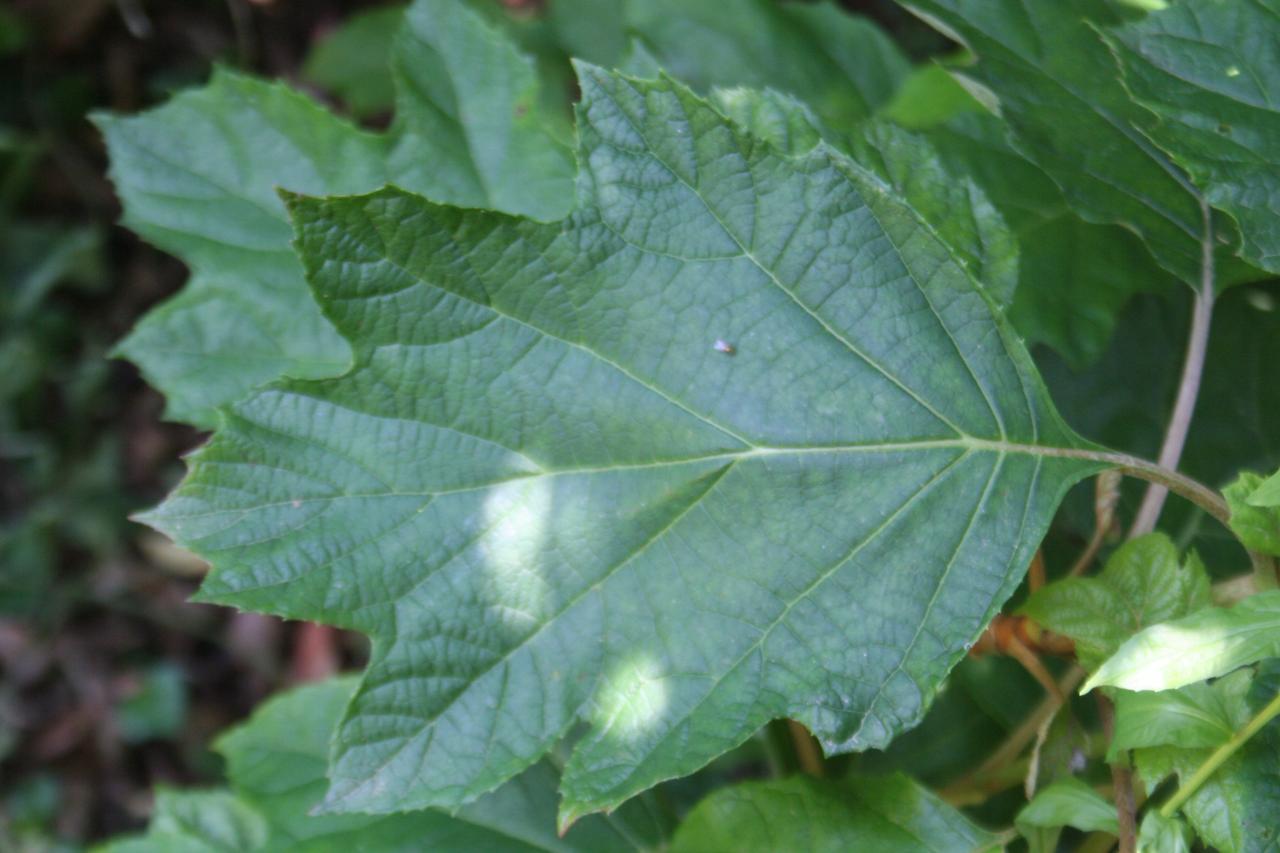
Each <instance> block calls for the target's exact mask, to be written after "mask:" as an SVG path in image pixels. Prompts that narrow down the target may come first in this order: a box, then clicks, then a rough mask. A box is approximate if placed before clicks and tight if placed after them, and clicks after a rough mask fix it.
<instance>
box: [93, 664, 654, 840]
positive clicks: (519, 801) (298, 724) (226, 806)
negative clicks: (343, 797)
mask: <svg viewBox="0 0 1280 853" xmlns="http://www.w3.org/2000/svg"><path fill="white" fill-rule="evenodd" d="M354 687H355V681H354V680H353V679H348V678H341V679H332V680H330V681H326V682H321V683H318V684H313V685H308V686H306V687H301V688H298V689H296V690H293V691H290V692H289V693H286V694H283V695H281V696H278V697H276V698H274V699H272V700H270V701H268V702H267V703H265V704H264V705H263V706H262V707H260V708H259V709H258V710H257V711H255V712H254V715H253V718H252V719H251V720H250V721H249V722H247V723H245V724H243V725H241V726H238V727H236V728H235V729H232V730H231V731H230V732H228V733H227V734H225V735H223V737H222V738H221V739H220V740H219V741H218V743H217V750H218V752H220V753H221V754H222V755H223V757H225V758H226V761H227V776H228V778H229V781H230V786H231V789H230V790H218V791H181V792H180V791H168V790H162V791H161V792H160V794H159V796H158V797H157V800H156V808H155V813H154V815H153V817H152V819H151V824H150V826H149V827H148V829H147V833H146V835H144V836H141V837H138V838H132V839H122V840H121V841H118V842H116V843H114V844H113V845H111V847H110V850H111V851H112V853H119V852H120V851H126V853H150V851H155V853H169V851H173V850H191V851H206V850H208V851H285V850H289V851H296V850H311V851H322V850H325V851H329V850H341V849H345V848H352V849H358V850H369V851H377V853H384V851H395V850H403V851H412V850H433V851H440V852H441V853H445V851H458V853H470V851H476V850H484V851H503V853H533V851H556V853H574V851H583V853H586V851H590V853H599V852H600V851H615V850H618V851H621V850H637V849H650V848H653V847H656V846H658V844H659V843H660V836H659V835H658V831H657V827H656V825H655V824H654V823H653V821H652V820H651V819H648V818H647V817H646V815H645V814H644V810H643V809H642V808H638V807H637V808H627V809H623V810H622V811H621V812H619V813H617V814H615V815H612V816H610V817H608V818H604V817H592V818H589V819H587V820H584V821H581V822H580V823H579V824H578V825H576V826H575V827H574V828H573V830H572V831H570V832H569V833H568V834H567V835H566V836H564V837H563V838H560V837H557V836H556V832H555V784H556V778H555V774H554V773H553V772H552V771H551V770H550V769H549V768H548V767H547V766H546V765H545V764H542V765H539V766H537V767H534V768H532V769H530V770H529V771H527V772H526V773H524V774H522V775H521V776H519V777H518V778H516V779H514V780H513V781H511V782H510V783H508V784H507V785H505V786H503V787H502V788H500V789H499V790H497V791H495V792H494V793H492V794H489V795H488V796H485V797H483V798H481V799H480V800H478V801H477V802H475V803H473V804H471V805H469V806H467V807H465V808H463V809H461V810H460V811H459V812H458V813H457V814H454V815H448V814H444V813H442V812H436V811H422V812H414V813H409V814H400V815H390V816H375V815H315V814H311V813H310V810H311V808H312V806H314V805H315V804H316V803H317V802H318V801H319V800H320V799H321V798H323V796H324V790H325V786H326V780H325V768H326V764H327V757H328V751H329V735H330V734H331V733H332V732H333V728H334V726H335V725H336V724H337V722H338V719H339V717H340V716H341V714H342V709H343V707H344V706H345V705H346V703H347V700H348V699H349V698H350V697H351V693H352V690H353V689H354Z"/></svg>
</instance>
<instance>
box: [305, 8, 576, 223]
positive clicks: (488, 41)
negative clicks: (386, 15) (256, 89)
mask: <svg viewBox="0 0 1280 853" xmlns="http://www.w3.org/2000/svg"><path fill="white" fill-rule="evenodd" d="M391 65H392V74H393V77H394V79H395V82H396V90H397V92H398V93H399V94H398V96H397V98H396V121H395V125H394V126H393V127H392V133H391V152H390V155H389V163H388V174H389V182H390V183H394V184H396V185H397V186H400V187H404V188H405V189H409V190H413V191H415V192H419V193H422V194H423V195H425V196H426V197H427V198H430V199H432V200H433V201H440V202H446V203H449V204H456V205H460V206H462V207H484V208H490V209H492V210H499V211H502V212H504V213H518V214H521V215H524V216H530V217H532V218H534V219H543V220H553V219H559V218H560V217H562V216H564V215H565V214H566V213H568V212H569V208H570V207H571V206H572V204H573V189H572V183H573V175H574V164H573V156H572V154H571V153H570V151H569V148H568V147H567V146H566V145H565V144H563V143H562V140H567V139H568V138H569V137H570V136H571V131H570V128H569V126H568V114H567V112H566V113H565V114H564V115H563V116H562V115H559V114H551V113H548V111H547V110H546V109H544V106H543V104H542V101H541V98H540V91H541V86H540V84H539V81H538V72H537V68H536V66H535V65H534V62H533V60H532V59H530V58H528V57H526V56H523V55H522V54H521V53H520V52H519V51H517V50H516V48H515V45H514V44H513V43H512V42H511V40H510V39H509V38H507V37H506V36H505V35H503V33H502V31H501V30H499V29H498V28H496V27H493V26H490V25H489V24H487V23H485V22H484V21H483V20H482V19H481V18H480V17H479V16H478V15H477V14H476V13H475V12H472V11H471V10H469V9H467V8H466V7H465V6H464V5H463V4H462V3H460V2H457V0H417V2H415V3H414V4H413V5H412V6H410V7H409V9H408V11H407V12H406V13H405V25H404V27H403V28H402V29H401V31H400V33H399V34H398V35H397V36H396V40H395V49H394V51H393V52H392V58H391ZM284 186H285V188H286V189H294V188H293V187H289V186H287V185H284ZM366 189H374V187H367V188H366ZM298 191H299V192H303V193H307V191H306V190H298ZM307 194H309V195H314V193H307Z"/></svg>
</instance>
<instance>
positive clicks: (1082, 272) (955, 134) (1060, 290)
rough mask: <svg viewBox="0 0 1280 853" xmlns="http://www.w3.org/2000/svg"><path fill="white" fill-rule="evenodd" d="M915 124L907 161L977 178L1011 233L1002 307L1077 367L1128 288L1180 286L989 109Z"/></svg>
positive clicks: (971, 180)
mask: <svg viewBox="0 0 1280 853" xmlns="http://www.w3.org/2000/svg"><path fill="white" fill-rule="evenodd" d="M938 70H939V71H941V69H938ZM953 85H958V84H954V81H953ZM908 95H909V93H908V92H906V91H905V87H904V90H903V91H901V92H900V93H899V96H898V101H897V103H898V107H897V109H898V110H899V111H901V110H905V109H910V108H911V107H909V106H908V104H909V102H908V101H907V100H906V99H907V97H908ZM964 97H965V98H967V99H968V100H969V101H972V99H971V98H969V96H968V95H967V94H965V95H964ZM964 103H965V102H964V101H961V105H963V104H964ZM930 108H932V107H930ZM919 133H920V134H921V135H922V136H923V137H924V139H925V140H927V143H928V145H929V147H930V148H931V149H932V152H933V153H932V156H931V157H929V158H927V159H926V160H925V161H923V163H922V164H921V163H917V164H914V165H915V166H916V167H917V168H919V167H920V166H922V165H924V166H925V168H926V169H927V170H928V171H931V172H939V173H941V174H944V175H949V176H952V177H951V178H950V180H952V181H956V182H959V183H960V184H964V183H968V184H976V185H977V186H978V187H979V188H980V189H981V191H982V192H983V193H984V194H985V196H986V197H987V199H989V200H990V203H991V204H993V205H995V207H996V210H997V211H998V212H999V214H1000V217H1001V218H1002V219H1003V220H1004V223H1005V225H1006V226H1007V228H1008V229H1009V231H1011V232H1012V234H1013V237H1014V238H1015V239H1016V242H1017V252H1018V258H1017V263H1016V267H1015V269H1013V270H1012V272H1013V273H1014V274H1015V275H1016V290H1014V291H1013V296H1012V304H1011V305H1010V307H1009V312H1010V319H1012V320H1013V324H1014V326H1015V327H1016V328H1017V329H1018V331H1019V332H1020V333H1021V334H1022V335H1024V336H1025V337H1026V338H1027V339H1028V340H1030V341H1033V342H1038V343H1046V344H1048V345H1049V346H1051V347H1053V348H1054V349H1055V350H1056V351H1057V352H1059V353H1060V354H1062V355H1063V356H1064V357H1065V358H1066V359H1067V360H1068V362H1069V363H1070V364H1071V365H1072V366H1073V367H1075V368H1077V369H1079V368H1083V367H1084V366H1086V365H1088V364H1089V363H1091V362H1093V361H1094V360H1096V358H1097V357H1098V356H1099V355H1100V354H1101V353H1102V352H1103V350H1104V348H1105V346H1106V344H1107V342H1108V340H1109V339H1110V337H1111V333H1112V330H1113V329H1114V327H1115V323H1116V317H1117V315H1118V313H1119V312H1120V310H1121V309H1122V308H1123V307H1124V305H1125V304H1126V303H1127V302H1128V300H1129V299H1130V298H1131V297H1132V296H1133V295H1134V294H1136V293H1139V292H1143V291H1168V290H1175V291H1178V292H1181V291H1180V288H1178V286H1177V279H1175V278H1174V277H1173V276H1172V275H1171V274H1169V273H1168V272H1166V271H1165V270H1163V269H1161V268H1160V267H1159V266H1158V265H1157V264H1156V262H1155V260H1154V259H1153V258H1152V257H1151V253H1150V252H1148V251H1147V250H1146V248H1145V247H1144V246H1143V244H1142V241H1141V240H1140V239H1139V238H1138V237H1137V236H1136V235H1135V234H1134V233H1133V232H1131V231H1129V230H1127V229H1125V228H1122V227H1120V226H1117V225H1097V224H1092V223H1089V222H1085V221H1084V220H1083V219H1081V218H1080V217H1079V216H1077V215H1076V214H1074V213H1073V212H1072V211H1071V209H1070V207H1069V206H1068V205H1067V202H1066V199H1065V198H1064V197H1063V195H1062V192H1061V191H1060V190H1059V189H1058V187H1057V186H1056V185H1055V184H1054V183H1053V181H1051V180H1050V179H1049V178H1048V176H1047V175H1045V173H1044V172H1042V171H1041V170H1040V169H1039V167H1037V166H1035V165H1033V164H1032V163H1031V162H1029V161H1028V160H1027V159H1025V158H1024V157H1023V156H1022V155H1021V154H1019V153H1018V152H1017V151H1016V150H1015V149H1014V148H1013V147H1012V146H1011V145H1010V144H1009V143H1008V141H1007V140H1006V138H1005V136H1006V126H1005V124H1004V122H1002V121H1001V120H1000V119H998V118H997V117H995V116H993V115H991V114H989V113H985V112H976V111H973V110H965V109H961V110H960V111H959V114H957V115H954V116H953V117H952V118H950V119H949V120H947V121H946V122H938V123H932V124H927V125H926V126H923V127H922V128H921V129H920V131H919ZM957 191H958V190H957V189H954V188H953V189H951V190H950V192H951V193H953V194H954V193H956V192H957ZM1010 289H1011V290H1013V288H1012V287H1010ZM997 290H998V288H997Z"/></svg>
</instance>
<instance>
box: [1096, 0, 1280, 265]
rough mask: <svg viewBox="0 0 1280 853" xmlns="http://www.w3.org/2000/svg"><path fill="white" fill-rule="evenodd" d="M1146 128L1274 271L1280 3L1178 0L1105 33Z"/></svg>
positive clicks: (1278, 249) (1279, 174) (1278, 242)
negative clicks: (1142, 108) (1146, 115)
mask: <svg viewBox="0 0 1280 853" xmlns="http://www.w3.org/2000/svg"><path fill="white" fill-rule="evenodd" d="M1104 34H1105V35H1106V37H1107V42H1108V43H1109V44H1110V45H1111V46H1112V48H1113V49H1114V50H1115V52H1116V55H1117V56H1118V57H1119V59H1120V63H1121V65H1122V67H1123V69H1124V82H1125V85H1126V86H1127V87H1128V88H1129V90H1130V91H1131V92H1132V93H1133V95H1134V97H1136V98H1137V99H1138V101H1139V102H1141V103H1142V104H1144V105H1146V106H1147V107H1149V108H1150V109H1151V110H1153V111H1154V112H1155V113H1156V115H1158V116H1159V117H1160V119H1161V120H1160V121H1159V122H1158V123H1156V124H1153V125H1151V126H1149V127H1147V128H1146V129H1145V130H1146V133H1147V135H1148V136H1150V137H1151V139H1153V140H1154V141H1155V142H1156V144H1157V145H1159V146H1160V147H1161V148H1162V149H1164V150H1165V151H1167V152H1168V153H1169V155H1170V156H1171V157H1172V158H1173V159H1174V161H1176V162H1177V163H1178V164H1179V165H1180V166H1182V167H1183V168H1184V169H1186V170H1187V172H1188V173H1190V175H1191V177H1192V179H1193V180H1194V181H1195V183H1196V185H1197V186H1199V187H1200V188H1201V189H1202V190H1203V191H1204V195H1205V197H1206V198H1207V199H1208V200H1209V202H1210V203H1211V204H1212V205H1213V206H1214V207H1216V208H1218V209H1219V210H1224V211H1226V212H1227V213H1229V214H1231V216H1233V217H1234V218H1235V220H1236V222H1237V223H1238V224H1239V226H1240V233H1241V235H1242V239H1243V246H1242V249H1241V254H1242V255H1243V257H1244V258H1245V259H1247V260H1248V261H1250V262H1252V263H1254V264H1256V265H1258V266H1260V267H1262V268H1263V269H1266V270H1268V271H1270V272H1273V273H1277V272H1280V107H1278V106H1277V105H1278V104H1280V2H1277V0H1248V2H1240V3H1196V2H1185V0H1184V2H1175V3H1173V4H1171V5H1170V6H1168V7H1167V8H1164V9H1161V10H1159V11H1155V12H1152V13H1151V14H1149V15H1146V16H1144V17H1142V18H1140V19H1139V20H1137V21H1134V22H1132V23H1129V24H1126V25H1125V26H1122V27H1117V28H1115V29H1113V30H1110V31H1107V32H1105V33H1104Z"/></svg>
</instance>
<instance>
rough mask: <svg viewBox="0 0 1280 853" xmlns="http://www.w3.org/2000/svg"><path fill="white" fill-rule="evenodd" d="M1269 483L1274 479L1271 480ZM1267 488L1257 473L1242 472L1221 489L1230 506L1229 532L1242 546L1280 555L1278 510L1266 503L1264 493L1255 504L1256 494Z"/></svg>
mask: <svg viewBox="0 0 1280 853" xmlns="http://www.w3.org/2000/svg"><path fill="white" fill-rule="evenodd" d="M1271 479H1272V480H1273V481H1274V480H1275V477H1272V478H1271ZM1264 486H1265V487H1266V488H1268V489H1274V488H1275V487H1274V486H1273V485H1267V484H1266V482H1265V481H1264V480H1263V479H1262V477H1261V476H1259V475H1258V474H1254V473H1253V472H1252V471H1242V472H1241V473H1240V476H1239V477H1237V478H1236V480H1235V482H1234V483H1232V484H1231V485H1229V486H1227V487H1226V488H1225V489H1223V490H1222V495H1223V497H1225V498H1226V499H1227V505H1228V506H1230V507H1231V521H1230V524H1231V529H1232V530H1233V531H1235V534H1236V535H1237V536H1239V537H1240V541H1241V542H1243V543H1244V545H1245V547H1247V548H1249V549H1250V550H1252V551H1257V552H1259V553H1261V554H1270V555H1272V556H1280V507H1277V506H1275V505H1271V504H1268V503H1267V502H1266V501H1267V497H1266V493H1264V494H1263V501H1262V502H1258V501H1257V500H1256V495H1257V494H1258V493H1259V492H1260V491H1262V490H1263V488H1264Z"/></svg>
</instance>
